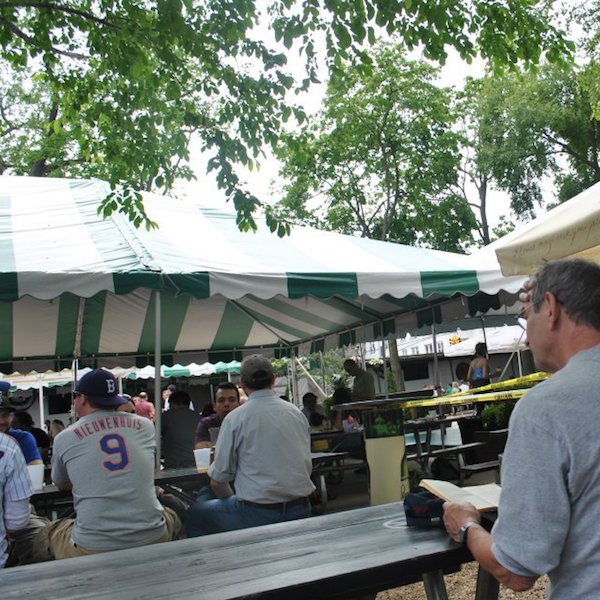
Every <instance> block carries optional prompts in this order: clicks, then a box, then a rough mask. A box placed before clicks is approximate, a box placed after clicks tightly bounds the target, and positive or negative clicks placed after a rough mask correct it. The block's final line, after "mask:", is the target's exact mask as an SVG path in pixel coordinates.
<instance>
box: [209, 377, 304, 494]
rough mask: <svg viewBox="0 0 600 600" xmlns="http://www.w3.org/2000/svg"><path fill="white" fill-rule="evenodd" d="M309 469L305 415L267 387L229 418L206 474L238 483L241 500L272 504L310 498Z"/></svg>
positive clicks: (255, 393)
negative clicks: (303, 497) (304, 497)
mask: <svg viewBox="0 0 600 600" xmlns="http://www.w3.org/2000/svg"><path fill="white" fill-rule="evenodd" d="M311 471H312V457H311V454H310V432H309V429H308V422H307V421H306V418H305V416H304V415H303V414H302V413H301V412H300V411H299V410H298V409H297V408H296V407H295V406H294V405H292V404H290V403H289V402H286V401H285V400H282V399H281V398H280V397H279V396H278V395H277V394H276V393H275V392H274V391H273V390H270V389H268V390H258V391H256V392H253V393H252V394H251V395H250V397H249V398H248V400H246V402H245V403H244V404H242V406H240V407H239V408H236V409H235V410H234V411H231V412H230V413H229V414H228V415H227V416H226V417H225V419H224V420H223V424H222V425H221V430H220V432H219V438H218V440H217V446H216V448H215V462H214V463H213V464H212V465H211V466H210V468H209V471H208V474H209V475H210V477H211V478H213V479H215V480H216V481H219V482H221V483H225V482H230V481H234V480H235V490H236V496H237V497H238V498H241V499H242V500H249V501H250V502H259V503H263V504H269V503H272V502H285V501H287V500H293V499H296V498H300V497H302V496H308V495H310V494H311V493H312V492H313V490H314V489H315V486H314V485H313V483H312V481H311V479H310V474H311Z"/></svg>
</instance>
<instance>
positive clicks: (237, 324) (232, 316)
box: [211, 302, 254, 360]
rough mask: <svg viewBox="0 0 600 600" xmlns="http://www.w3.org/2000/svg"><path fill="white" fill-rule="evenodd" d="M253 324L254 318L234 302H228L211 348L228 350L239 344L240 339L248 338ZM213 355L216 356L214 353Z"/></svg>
mask: <svg viewBox="0 0 600 600" xmlns="http://www.w3.org/2000/svg"><path fill="white" fill-rule="evenodd" d="M253 324H254V321H253V319H252V318H250V317H249V316H248V315H247V314H246V312H245V311H243V310H241V309H240V308H239V307H238V306H236V305H235V304H234V303H233V302H227V304H226V305H225V310H224V311H223V315H222V317H221V323H220V324H219V328H218V330H217V333H216V334H215V338H214V340H213V343H212V346H211V350H226V349H228V348H234V347H236V346H239V342H240V340H247V339H248V336H249V335H250V331H251V329H252V325H253ZM211 356H213V357H216V355H212V354H211ZM221 360H224V359H221ZM230 360H232V359H230Z"/></svg>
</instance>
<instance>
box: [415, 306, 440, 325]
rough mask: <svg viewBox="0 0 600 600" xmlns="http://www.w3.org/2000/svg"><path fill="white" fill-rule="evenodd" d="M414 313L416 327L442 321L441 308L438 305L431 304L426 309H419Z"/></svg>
mask: <svg viewBox="0 0 600 600" xmlns="http://www.w3.org/2000/svg"><path fill="white" fill-rule="evenodd" d="M432 310H433V314H432ZM416 314H417V328H419V327H424V326H425V325H433V323H441V322H442V309H441V307H440V306H432V307H431V308H429V309H427V310H419V311H417V313H416Z"/></svg>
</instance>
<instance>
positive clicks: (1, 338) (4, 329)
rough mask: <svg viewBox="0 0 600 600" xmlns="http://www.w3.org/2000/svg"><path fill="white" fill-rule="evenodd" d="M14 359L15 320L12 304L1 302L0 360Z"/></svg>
mask: <svg viewBox="0 0 600 600" xmlns="http://www.w3.org/2000/svg"><path fill="white" fill-rule="evenodd" d="M12 357H13V318H12V304H11V303H10V302H0V360H12Z"/></svg>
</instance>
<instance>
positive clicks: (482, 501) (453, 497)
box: [419, 479, 501, 511]
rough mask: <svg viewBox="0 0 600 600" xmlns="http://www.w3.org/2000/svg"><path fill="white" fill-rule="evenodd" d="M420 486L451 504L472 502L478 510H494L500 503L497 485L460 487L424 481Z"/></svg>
mask: <svg viewBox="0 0 600 600" xmlns="http://www.w3.org/2000/svg"><path fill="white" fill-rule="evenodd" d="M419 485H420V486H421V487H422V488H425V489H426V490H427V491H429V492H431V493H432V494H434V495H435V496H437V497H438V498H442V499H443V500H449V501H451V502H470V503H471V504H473V506H475V508H476V509H477V510H480V511H484V510H494V509H496V508H498V503H499V501H500V489H501V488H500V486H499V485H498V484H496V483H488V484H485V485H472V486H469V487H462V488H461V487H458V486H457V485H454V484H453V483H450V482H449V481H442V480H438V479H422V480H421V483H419Z"/></svg>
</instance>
